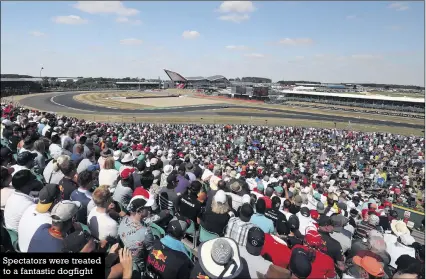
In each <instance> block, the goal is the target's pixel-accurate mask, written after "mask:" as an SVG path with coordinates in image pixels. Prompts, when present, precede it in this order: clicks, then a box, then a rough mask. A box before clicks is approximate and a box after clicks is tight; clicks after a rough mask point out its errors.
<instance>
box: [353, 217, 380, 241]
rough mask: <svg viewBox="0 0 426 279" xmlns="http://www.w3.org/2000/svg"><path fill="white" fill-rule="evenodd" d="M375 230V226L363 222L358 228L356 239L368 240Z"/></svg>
mask: <svg viewBox="0 0 426 279" xmlns="http://www.w3.org/2000/svg"><path fill="white" fill-rule="evenodd" d="M375 228H376V227H375V226H373V225H370V224H369V223H367V222H365V221H362V222H361V223H359V224H358V226H357V227H356V230H355V234H354V239H360V238H367V237H368V233H369V232H370V231H371V230H373V229H375Z"/></svg>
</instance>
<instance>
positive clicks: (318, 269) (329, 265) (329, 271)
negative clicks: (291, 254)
mask: <svg viewBox="0 0 426 279" xmlns="http://www.w3.org/2000/svg"><path fill="white" fill-rule="evenodd" d="M295 248H302V249H304V250H305V251H308V250H309V248H308V247H306V246H303V245H300V244H296V245H294V246H293V249H295ZM334 277H336V271H335V269H334V261H333V259H332V258H331V257H330V256H328V255H326V254H324V253H321V252H320V251H318V250H317V251H316V253H315V259H314V261H313V262H312V271H311V274H309V276H308V278H307V279H319V278H334Z"/></svg>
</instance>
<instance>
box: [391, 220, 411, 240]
mask: <svg viewBox="0 0 426 279" xmlns="http://www.w3.org/2000/svg"><path fill="white" fill-rule="evenodd" d="M391 229H392V232H393V233H394V234H395V235H396V236H398V237H399V236H401V235H404V234H407V233H410V230H409V229H408V227H407V225H406V224H405V223H404V222H403V221H402V220H392V222H391Z"/></svg>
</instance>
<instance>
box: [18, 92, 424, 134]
mask: <svg viewBox="0 0 426 279" xmlns="http://www.w3.org/2000/svg"><path fill="white" fill-rule="evenodd" d="M79 94H82V93H81V92H61V93H49V94H42V95H35V96H29V97H27V98H24V99H22V100H20V103H21V104H22V105H24V106H28V107H32V108H35V109H38V110H41V111H48V112H62V113H84V114H94V115H100V114H103V115H137V116H143V115H153V114H154V115H164V114H166V113H167V114H168V115H170V114H175V113H176V114H179V115H188V116H193V115H199V116H203V115H210V116H214V115H216V116H241V117H250V116H254V115H253V114H252V113H250V112H232V111H227V112H223V111H221V112H219V111H218V112H215V111H214V110H215V109H222V108H223V105H200V106H188V107H171V108H157V109H152V110H150V109H133V110H128V109H115V108H107V107H100V106H95V105H89V104H84V103H81V102H78V101H76V100H74V98H73V97H74V96H75V95H79ZM227 105H228V104H227ZM228 106H229V107H234V108H251V109H253V107H248V106H242V105H231V104H229V105H228ZM255 109H256V110H262V111H264V113H256V114H255V116H256V117H265V118H266V117H267V118H287V119H288V118H294V119H302V120H315V121H332V122H334V121H338V122H349V121H350V122H351V123H354V124H367V125H368V124H370V125H376V126H377V125H385V126H394V127H407V128H414V129H424V126H423V125H417V124H410V123H403V122H394V121H378V120H370V119H362V118H355V117H341V116H339V117H338V119H336V117H335V116H333V115H322V114H315V113H308V112H294V111H286V110H281V109H273V108H262V107H256V108H255ZM270 112H280V114H276V113H270Z"/></svg>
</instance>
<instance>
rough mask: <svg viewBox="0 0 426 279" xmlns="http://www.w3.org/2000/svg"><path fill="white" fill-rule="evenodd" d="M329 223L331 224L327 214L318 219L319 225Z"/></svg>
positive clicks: (327, 224) (323, 225) (328, 224)
mask: <svg viewBox="0 0 426 279" xmlns="http://www.w3.org/2000/svg"><path fill="white" fill-rule="evenodd" d="M331 225H332V223H331V218H330V217H328V216H325V215H323V216H321V217H320V218H319V219H318V226H320V227H325V226H331Z"/></svg>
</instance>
